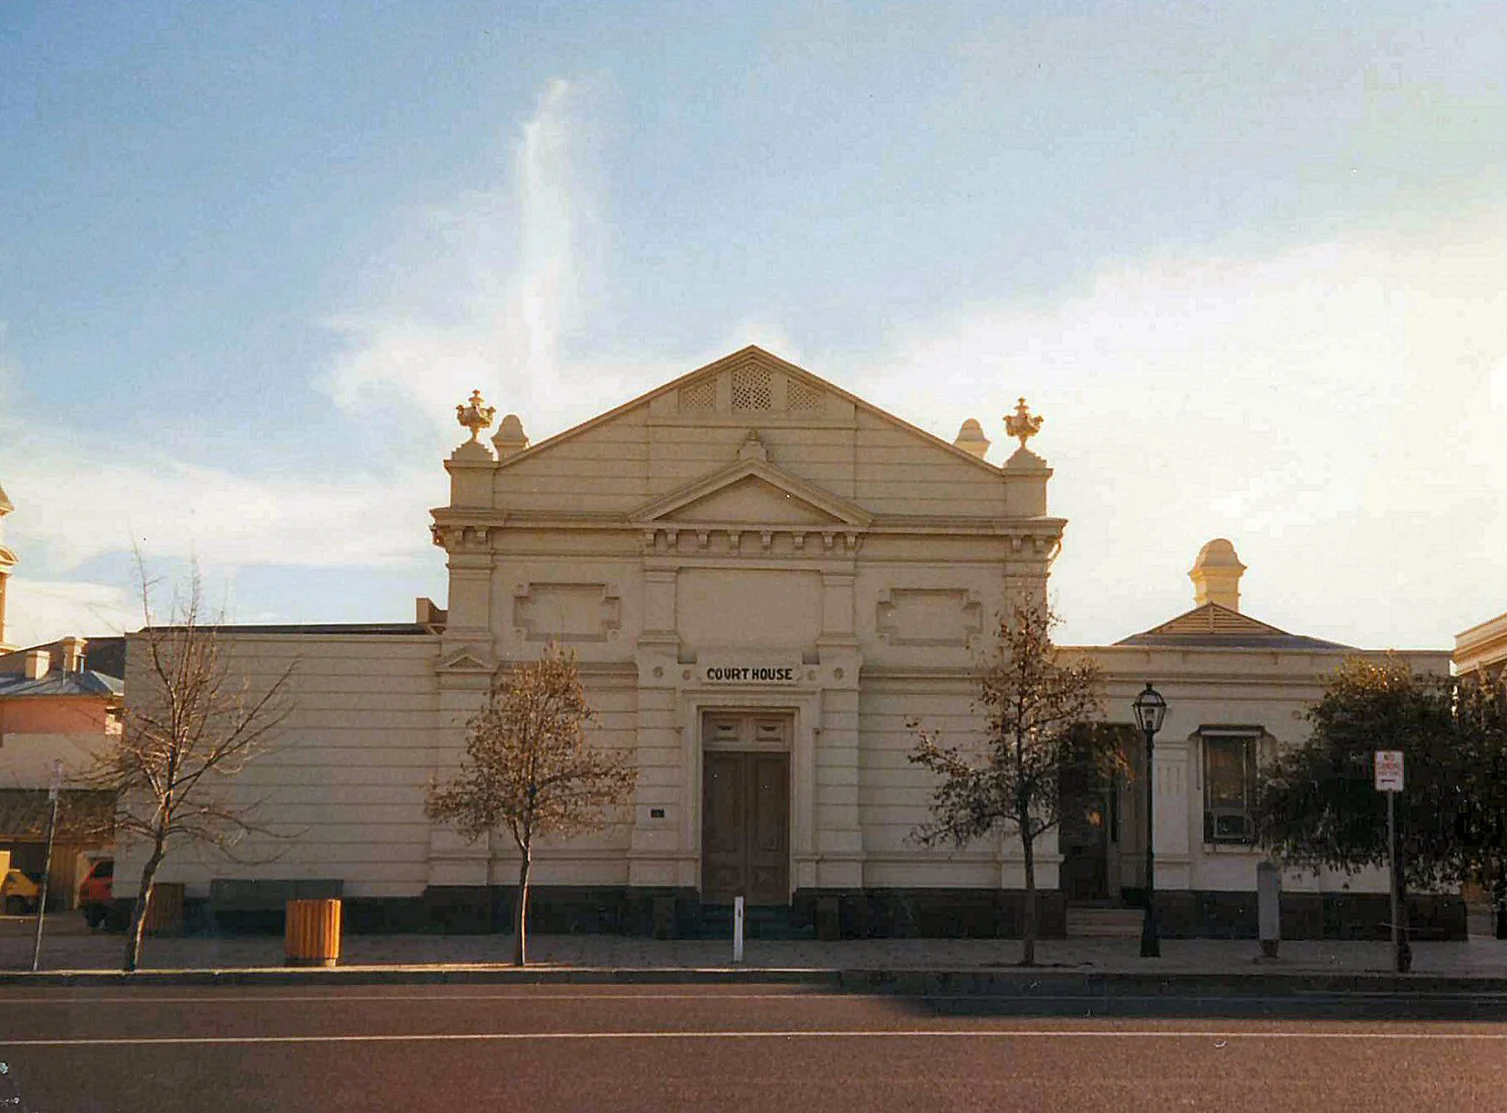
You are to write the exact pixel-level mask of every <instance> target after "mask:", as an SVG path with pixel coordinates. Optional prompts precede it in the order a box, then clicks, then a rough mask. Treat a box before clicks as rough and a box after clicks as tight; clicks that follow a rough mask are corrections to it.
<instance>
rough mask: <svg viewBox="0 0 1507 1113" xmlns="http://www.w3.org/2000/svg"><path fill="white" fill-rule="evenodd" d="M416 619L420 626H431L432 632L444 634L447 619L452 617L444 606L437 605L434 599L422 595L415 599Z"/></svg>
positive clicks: (430, 630)
mask: <svg viewBox="0 0 1507 1113" xmlns="http://www.w3.org/2000/svg"><path fill="white" fill-rule="evenodd" d="M413 602H414V608H413V609H414V620H415V621H416V622H417V623H418V624H419V625H420V626H426V627H428V628H429V632H430V633H431V634H442V633H444V631H445V620H446V619H448V618H449V617H450V615H449V613H448V612H446V611H445V609H444V608H442V607H437V606H435V603H434V600H433V599H428V598H425V597H424V596H420V597H419V598H417V599H415V600H414V601H413Z"/></svg>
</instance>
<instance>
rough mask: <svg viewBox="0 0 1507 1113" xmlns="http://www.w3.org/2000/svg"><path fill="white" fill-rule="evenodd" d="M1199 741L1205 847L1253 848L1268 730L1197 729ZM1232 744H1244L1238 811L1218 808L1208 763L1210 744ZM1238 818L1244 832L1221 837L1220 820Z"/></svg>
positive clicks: (1219, 726) (1235, 727)
mask: <svg viewBox="0 0 1507 1113" xmlns="http://www.w3.org/2000/svg"><path fill="white" fill-rule="evenodd" d="M1197 733H1198V740H1199V754H1198V758H1199V763H1200V767H1201V771H1202V773H1203V776H1202V777H1201V778H1200V779H1201V780H1202V782H1203V784H1202V795H1203V801H1202V803H1203V841H1204V845H1205V846H1209V847H1221V846H1234V847H1250V846H1254V845H1255V843H1256V828H1255V822H1254V819H1253V813H1254V810H1255V803H1256V791H1257V788H1258V786H1259V780H1260V766H1261V743H1262V742H1263V741H1264V740H1265V739H1266V738H1267V737H1268V735H1267V733H1266V731H1265V729H1263V728H1262V727H1259V726H1249V725H1245V724H1230V725H1225V724H1210V725H1207V726H1201V727H1199V728H1198V732H1197ZM1231 743H1240V744H1243V747H1244V754H1243V758H1244V761H1243V764H1244V769H1243V770H1242V773H1241V780H1242V784H1241V795H1242V797H1243V804H1242V805H1241V806H1240V807H1239V808H1232V807H1229V806H1228V805H1221V806H1218V807H1216V806H1215V804H1214V801H1213V796H1212V793H1213V776H1212V771H1213V766H1212V764H1211V762H1210V760H1209V751H1210V748H1211V744H1223V745H1229V744H1231ZM1234 816H1239V817H1241V818H1242V819H1243V823H1242V828H1243V829H1242V830H1241V832H1240V833H1239V834H1221V833H1220V829H1219V828H1220V825H1219V822H1218V821H1219V820H1220V819H1222V818H1226V817H1234Z"/></svg>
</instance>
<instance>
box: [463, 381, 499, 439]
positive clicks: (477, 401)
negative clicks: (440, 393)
mask: <svg viewBox="0 0 1507 1113" xmlns="http://www.w3.org/2000/svg"><path fill="white" fill-rule="evenodd" d="M496 416H497V407H496V406H489V405H487V402H486V399H484V398H483V397H482V396H481V391H479V390H473V391H472V392H471V400H470V401H469V402H464V403H462V404H461V405H459V406H456V407H455V420H456V421H458V422H460V423H461V424H462V425H464V426H465V427H466V428H467V429H469V430H471V439H470V440H469V441H467V442H466V443H467V444H474V443H476V438H477V437H478V436H480V435H481V431H482V430H483V429H485V428H486V427H487V426H488V425H491V424H492V418H494V417H496Z"/></svg>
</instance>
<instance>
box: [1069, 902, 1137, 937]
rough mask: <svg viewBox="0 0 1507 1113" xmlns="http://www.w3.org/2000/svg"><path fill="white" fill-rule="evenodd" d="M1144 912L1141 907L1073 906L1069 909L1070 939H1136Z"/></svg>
mask: <svg viewBox="0 0 1507 1113" xmlns="http://www.w3.org/2000/svg"><path fill="white" fill-rule="evenodd" d="M1143 918H1144V914H1143V913H1142V912H1141V910H1140V909H1139V908H1072V907H1069V908H1068V910H1067V936H1068V938H1069V939H1135V938H1138V937H1139V936H1140V934H1141V922H1142V919H1143Z"/></svg>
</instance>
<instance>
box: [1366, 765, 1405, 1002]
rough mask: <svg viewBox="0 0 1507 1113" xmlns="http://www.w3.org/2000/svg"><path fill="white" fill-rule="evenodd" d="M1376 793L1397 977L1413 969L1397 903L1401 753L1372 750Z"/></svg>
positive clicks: (1394, 966) (1393, 960) (1399, 902)
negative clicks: (1383, 803) (1380, 799)
mask: <svg viewBox="0 0 1507 1113" xmlns="http://www.w3.org/2000/svg"><path fill="white" fill-rule="evenodd" d="M1375 775H1376V791H1377V792H1385V793H1386V794H1387V874H1388V876H1389V877H1390V879H1391V890H1392V916H1391V919H1392V963H1393V969H1395V970H1396V971H1397V973H1399V974H1406V973H1407V972H1408V971H1409V970H1411V969H1412V968H1413V954H1412V948H1411V947H1409V946H1408V944H1407V940H1405V939H1403V937H1402V916H1401V910H1402V909H1401V901H1399V900H1398V894H1397V794H1398V793H1399V792H1401V791H1402V786H1403V764H1402V751H1401V750H1377V751H1376V767H1375Z"/></svg>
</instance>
